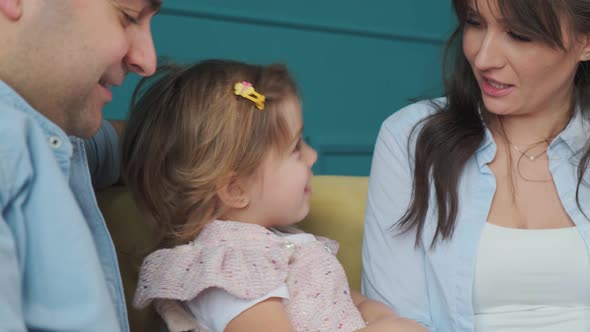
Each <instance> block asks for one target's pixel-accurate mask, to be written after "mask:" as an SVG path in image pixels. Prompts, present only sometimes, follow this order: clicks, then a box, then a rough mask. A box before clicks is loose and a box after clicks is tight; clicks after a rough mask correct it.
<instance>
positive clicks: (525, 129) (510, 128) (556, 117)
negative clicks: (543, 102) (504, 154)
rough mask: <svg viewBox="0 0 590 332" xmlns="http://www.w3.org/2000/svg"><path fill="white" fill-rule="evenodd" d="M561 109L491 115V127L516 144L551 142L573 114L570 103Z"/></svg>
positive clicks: (496, 132) (494, 131)
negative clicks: (522, 113) (521, 113)
mask: <svg viewBox="0 0 590 332" xmlns="http://www.w3.org/2000/svg"><path fill="white" fill-rule="evenodd" d="M560 109H561V110H560V111H556V110H550V111H544V112H535V113H533V114H524V115H502V116H496V115H491V117H490V121H489V125H490V129H491V131H492V132H493V133H494V134H498V135H500V136H502V137H505V138H506V139H508V140H509V141H510V142H511V143H513V144H516V145H530V144H535V143H538V142H539V141H547V142H548V143H549V142H551V141H552V140H553V139H554V138H555V137H556V136H557V135H559V133H560V132H561V131H562V130H563V129H564V128H565V127H566V126H567V124H568V123H569V120H570V118H571V116H572V110H571V107H570V106H569V105H568V106H567V107H562V108H560Z"/></svg>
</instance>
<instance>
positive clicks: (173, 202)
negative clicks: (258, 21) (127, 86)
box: [122, 60, 297, 246]
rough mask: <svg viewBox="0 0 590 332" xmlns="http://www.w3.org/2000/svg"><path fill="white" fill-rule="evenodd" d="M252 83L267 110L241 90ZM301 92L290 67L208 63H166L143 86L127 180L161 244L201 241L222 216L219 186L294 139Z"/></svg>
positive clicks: (126, 152) (130, 130) (128, 138)
mask: <svg viewBox="0 0 590 332" xmlns="http://www.w3.org/2000/svg"><path fill="white" fill-rule="evenodd" d="M242 81H247V82H250V83H251V84H252V85H253V86H254V88H255V89H256V91H257V92H259V93H261V94H263V95H264V96H265V97H266V101H265V107H264V110H259V109H257V108H256V106H255V104H254V103H253V102H252V101H250V100H247V99H245V98H243V97H241V96H237V95H235V94H234V84H235V83H237V82H242ZM294 98H297V89H296V86H295V83H294V81H293V79H292V78H291V76H290V75H289V73H288V71H287V69H286V67H285V66H283V65H269V66H258V65H249V64H244V63H240V62H235V61H224V60H208V61H203V62H200V63H197V64H195V65H192V66H178V65H166V66H163V67H161V68H159V69H158V71H157V73H156V74H155V75H154V76H153V77H152V78H146V79H143V80H142V81H141V82H140V84H139V85H138V87H137V88H136V90H135V92H134V94H133V98H132V103H131V104H132V106H131V114H130V119H129V122H128V125H127V129H126V131H125V136H124V139H123V158H122V159H123V160H122V168H123V179H124V181H125V182H126V184H127V186H128V187H129V189H130V191H131V193H132V195H133V198H134V199H135V201H136V202H137V204H138V206H139V207H140V209H141V210H142V211H143V212H144V213H145V214H146V217H148V218H150V219H152V220H153V221H154V222H155V225H156V227H157V229H156V232H157V236H158V237H159V240H160V241H162V242H161V245H164V246H168V245H176V244H180V243H186V242H187V241H190V240H193V239H194V238H195V237H196V235H197V234H198V233H199V232H200V230H201V229H202V227H203V226H204V225H205V224H206V223H208V222H210V221H212V220H214V219H216V218H218V217H220V216H221V214H222V213H223V212H224V207H223V205H222V204H221V201H220V200H219V198H218V197H217V195H216V189H217V185H219V183H220V181H222V180H223V179H224V177H226V176H228V175H229V174H231V173H232V172H235V173H236V174H238V175H240V176H249V175H252V174H253V173H254V171H255V170H256V169H257V168H258V166H259V165H260V164H261V162H262V160H263V158H264V157H265V156H266V154H267V153H268V152H269V150H271V149H278V150H279V151H281V150H282V149H284V148H286V147H287V145H288V144H289V141H290V140H291V137H289V136H290V132H289V128H288V125H287V123H286V120H285V118H284V115H283V113H282V112H281V111H280V110H281V108H282V107H281V106H282V104H283V103H285V102H290V101H293V100H297V99H294Z"/></svg>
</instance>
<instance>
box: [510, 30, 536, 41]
mask: <svg viewBox="0 0 590 332" xmlns="http://www.w3.org/2000/svg"><path fill="white" fill-rule="evenodd" d="M507 33H508V35H509V36H510V37H511V38H512V39H514V40H517V41H521V42H530V41H531V38H529V37H527V36H523V35H519V34H517V33H515V32H513V31H508V32H507Z"/></svg>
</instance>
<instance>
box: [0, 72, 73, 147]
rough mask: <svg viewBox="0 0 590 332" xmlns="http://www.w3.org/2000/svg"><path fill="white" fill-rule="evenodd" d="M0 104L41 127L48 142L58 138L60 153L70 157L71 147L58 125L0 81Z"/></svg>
mask: <svg viewBox="0 0 590 332" xmlns="http://www.w3.org/2000/svg"><path fill="white" fill-rule="evenodd" d="M0 103H2V104H6V105H10V106H12V107H14V109H15V110H17V111H20V112H23V113H25V114H27V115H28V116H30V117H31V118H32V119H33V120H34V121H35V123H37V124H38V125H39V127H41V129H42V130H43V132H44V133H45V136H46V137H47V140H48V142H49V141H50V140H51V139H52V138H53V137H57V138H59V139H60V140H61V142H62V148H63V149H62V151H64V152H66V155H68V156H71V155H72V150H73V147H72V144H71V143H70V140H69V138H68V136H67V135H66V133H65V132H64V131H63V130H62V129H61V128H60V127H59V126H58V125H56V124H55V123H53V122H52V121H51V120H49V119H48V118H47V117H45V116H44V115H43V114H41V113H39V112H38V111H37V110H35V109H34V108H33V107H32V106H31V105H30V104H29V103H28V102H27V101H26V100H25V99H24V98H23V97H22V96H21V95H19V94H18V92H16V91H15V90H14V89H13V88H11V87H10V86H9V85H8V84H6V83H5V82H4V81H2V80H0Z"/></svg>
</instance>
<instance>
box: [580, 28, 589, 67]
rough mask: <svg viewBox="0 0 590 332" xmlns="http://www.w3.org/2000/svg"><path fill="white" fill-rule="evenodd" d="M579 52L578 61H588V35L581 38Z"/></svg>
mask: <svg viewBox="0 0 590 332" xmlns="http://www.w3.org/2000/svg"><path fill="white" fill-rule="evenodd" d="M581 43H582V44H581V47H582V49H581V52H580V58H579V59H578V60H579V61H588V60H590V34H585V35H583V36H582V40H581Z"/></svg>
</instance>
